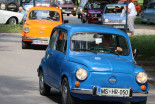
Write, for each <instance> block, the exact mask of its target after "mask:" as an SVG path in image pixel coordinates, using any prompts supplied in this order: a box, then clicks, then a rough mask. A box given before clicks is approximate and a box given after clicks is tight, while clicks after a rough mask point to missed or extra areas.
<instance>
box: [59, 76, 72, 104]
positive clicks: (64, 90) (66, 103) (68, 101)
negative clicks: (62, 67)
mask: <svg viewBox="0 0 155 104" xmlns="http://www.w3.org/2000/svg"><path fill="white" fill-rule="evenodd" d="M61 104H75V102H74V98H73V97H72V96H71V94H70V89H69V84H68V80H67V78H64V79H63V81H62V84H61Z"/></svg>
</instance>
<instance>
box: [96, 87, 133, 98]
mask: <svg viewBox="0 0 155 104" xmlns="http://www.w3.org/2000/svg"><path fill="white" fill-rule="evenodd" d="M96 95H98V96H109V97H110V96H111V97H130V89H121V88H100V87H98V88H97V92H96Z"/></svg>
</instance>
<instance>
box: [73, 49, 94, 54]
mask: <svg viewBox="0 0 155 104" xmlns="http://www.w3.org/2000/svg"><path fill="white" fill-rule="evenodd" d="M74 51H89V52H92V53H97V52H96V51H93V50H92V49H74Z"/></svg>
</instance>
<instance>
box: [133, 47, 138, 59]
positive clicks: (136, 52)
mask: <svg viewBox="0 0 155 104" xmlns="http://www.w3.org/2000/svg"><path fill="white" fill-rule="evenodd" d="M138 53H139V50H138V49H134V50H133V57H134V58H135V57H136V56H137V55H138Z"/></svg>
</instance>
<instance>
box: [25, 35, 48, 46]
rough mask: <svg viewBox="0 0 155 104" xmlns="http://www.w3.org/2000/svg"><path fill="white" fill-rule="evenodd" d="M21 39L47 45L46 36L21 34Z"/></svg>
mask: <svg viewBox="0 0 155 104" xmlns="http://www.w3.org/2000/svg"><path fill="white" fill-rule="evenodd" d="M22 41H24V42H30V43H31V44H34V45H48V43H49V38H46V37H27V36H22Z"/></svg>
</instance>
